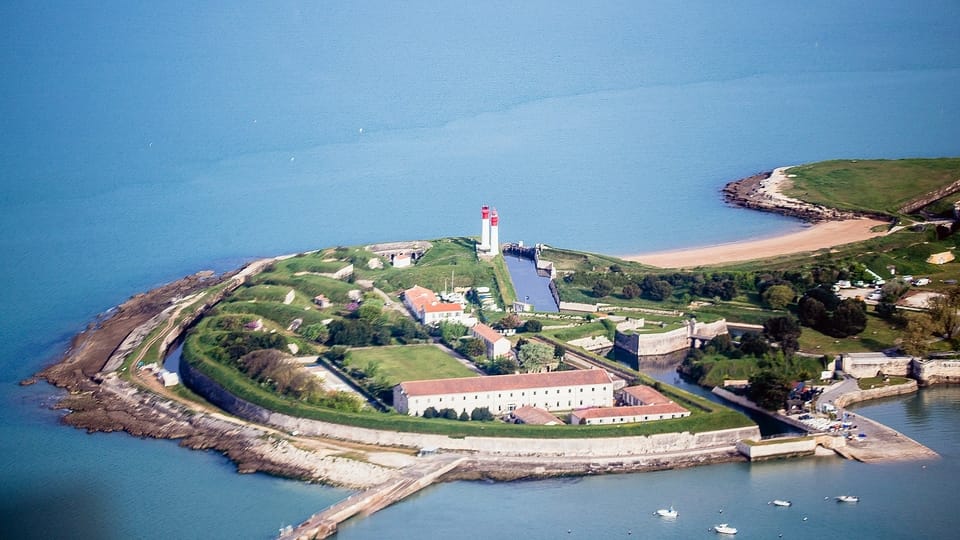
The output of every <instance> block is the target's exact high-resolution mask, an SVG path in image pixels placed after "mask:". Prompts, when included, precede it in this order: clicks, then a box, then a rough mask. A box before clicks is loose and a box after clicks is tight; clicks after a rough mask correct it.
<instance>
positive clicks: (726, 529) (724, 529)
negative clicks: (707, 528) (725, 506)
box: [713, 523, 737, 534]
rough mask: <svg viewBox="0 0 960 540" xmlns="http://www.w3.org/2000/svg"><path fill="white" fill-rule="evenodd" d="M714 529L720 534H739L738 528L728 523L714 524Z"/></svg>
mask: <svg viewBox="0 0 960 540" xmlns="http://www.w3.org/2000/svg"><path fill="white" fill-rule="evenodd" d="M713 530H715V531H717V532H718V533H720V534H737V529H736V528H734V527H731V526H730V525H728V524H726V523H720V524H718V525H714V526H713Z"/></svg>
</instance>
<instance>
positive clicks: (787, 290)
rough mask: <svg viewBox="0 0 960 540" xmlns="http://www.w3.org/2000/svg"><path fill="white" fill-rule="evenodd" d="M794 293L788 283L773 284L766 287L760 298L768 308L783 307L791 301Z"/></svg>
mask: <svg viewBox="0 0 960 540" xmlns="http://www.w3.org/2000/svg"><path fill="white" fill-rule="evenodd" d="M796 295H797V293H796V292H794V290H793V287H791V286H789V285H773V286H770V287H767V289H766V290H765V291H763V294H761V295H760V298H761V300H763V303H764V304H766V305H767V307H769V308H770V309H783V308H785V307H787V306H788V305H790V302H793V298H794V296H796Z"/></svg>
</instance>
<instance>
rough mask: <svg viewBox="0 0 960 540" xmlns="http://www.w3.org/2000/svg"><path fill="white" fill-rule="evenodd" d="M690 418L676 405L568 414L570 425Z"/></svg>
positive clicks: (609, 408) (632, 406)
mask: <svg viewBox="0 0 960 540" xmlns="http://www.w3.org/2000/svg"><path fill="white" fill-rule="evenodd" d="M684 416H690V411H688V410H687V409H684V408H683V407H681V406H679V405H677V404H676V403H663V404H660V405H631V406H628V407H597V408H592V409H582V410H576V411H573V412H572V413H570V423H571V424H574V425H577V424H586V425H602V424H630V423H635V422H650V421H653V420H668V419H670V418H683V417H684Z"/></svg>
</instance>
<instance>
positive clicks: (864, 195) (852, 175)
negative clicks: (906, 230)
mask: <svg viewBox="0 0 960 540" xmlns="http://www.w3.org/2000/svg"><path fill="white" fill-rule="evenodd" d="M788 173H789V174H795V175H796V178H794V179H793V184H794V185H793V187H792V188H790V189H788V190H787V191H786V193H787V195H790V196H791V197H796V198H798V199H802V200H805V201H808V202H812V203H819V204H822V205H824V206H830V207H833V208H840V209H844V210H860V211H868V212H870V211H873V212H884V213H888V214H896V213H897V212H898V209H899V208H900V207H901V206H903V205H904V204H905V203H907V202H908V201H911V200H913V199H915V198H917V197H918V196H920V195H923V194H925V193H928V192H931V191H934V190H936V189H938V188H941V187H944V186H946V185H948V184H950V183H951V182H953V181H955V180H960V158H941V159H899V160H834V161H823V162H819V163H812V164H809V165H800V166H797V167H793V168H791V169H790V170H789V171H788Z"/></svg>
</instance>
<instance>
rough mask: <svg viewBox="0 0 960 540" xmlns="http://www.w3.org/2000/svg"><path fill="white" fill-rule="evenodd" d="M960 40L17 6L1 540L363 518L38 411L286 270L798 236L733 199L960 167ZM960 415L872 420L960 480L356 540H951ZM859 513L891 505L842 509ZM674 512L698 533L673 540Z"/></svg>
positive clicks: (123, 6)
mask: <svg viewBox="0 0 960 540" xmlns="http://www.w3.org/2000/svg"><path fill="white" fill-rule="evenodd" d="M958 20H960V4H958V3H957V2H955V1H952V0H948V1H942V2H932V1H931V2H925V1H921V2H913V3H909V4H907V3H903V2H894V1H885V0H880V1H877V2H870V3H868V4H864V3H862V2H836V1H829V2H828V1H809V2H802V3H797V2H776V1H774V2H771V1H769V0H768V1H765V2H758V1H744V2H723V3H718V2H709V1H684V2H591V3H589V4H586V5H580V4H578V3H556V2H538V1H533V2H522V3H519V5H518V3H516V2H483V3H475V2H474V3H467V2H463V3H449V2H420V3H409V4H408V3H396V2H364V3H355V2H343V3H339V4H333V3H322V4H314V3H299V2H269V3H262V2H246V1H231V2H204V3H202V4H200V5H196V3H191V2H180V1H172V2H154V3H134V2H122V1H112V0H99V1H96V2H86V1H79V2H69V3H67V2H35V1H17V0H8V1H5V2H2V3H0V233H2V234H0V253H2V255H0V279H2V282H3V283H4V287H2V288H0V305H2V306H3V310H2V314H0V478H2V479H3V480H2V482H0V531H2V534H0V536H3V537H10V538H19V537H24V538H26V537H38V538H39V537H43V538H54V537H55V538H201V537H202V538H267V537H269V536H270V535H272V534H274V533H275V532H276V529H277V527H279V526H280V525H281V524H288V523H295V522H298V521H300V520H301V519H303V518H304V517H306V516H307V515H308V514H310V513H311V512H313V511H315V510H317V509H319V508H322V507H324V506H326V505H327V504H329V503H330V502H333V501H336V500H338V499H340V498H342V497H344V496H345V495H346V493H347V492H345V491H342V490H336V489H330V488H326V487H321V486H310V485H304V484H300V483H297V482H291V481H286V480H280V479H275V478H271V477H267V476H263V475H246V476H241V475H237V474H234V472H233V471H234V467H233V465H232V464H230V463H229V462H227V461H226V460H225V459H224V458H222V457H220V456H218V455H214V454H210V453H204V452H193V451H188V450H184V449H181V448H179V447H178V446H177V445H176V443H175V442H170V441H153V440H139V439H136V438H133V437H130V436H127V435H124V434H93V435H88V434H86V433H83V432H80V431H77V430H73V429H70V428H66V427H62V426H60V425H59V424H58V417H59V415H60V413H58V412H56V411H51V410H49V409H48V405H49V404H50V403H52V402H53V401H55V399H56V396H57V392H56V391H55V390H53V389H51V388H49V387H48V386H46V385H43V384H41V385H36V386H32V387H28V388H21V387H19V386H17V385H16V383H17V381H19V380H21V379H23V378H24V377H27V376H29V375H31V374H33V373H34V372H36V371H38V370H39V369H40V368H42V367H43V366H45V365H47V364H49V363H51V362H53V361H55V360H56V358H57V357H58V355H60V354H61V353H62V352H63V350H64V348H65V347H66V345H67V343H68V341H69V338H70V336H72V335H73V334H74V333H76V332H78V331H80V330H82V329H83V328H84V327H85V326H86V324H87V323H88V322H89V321H90V320H92V319H93V318H94V317H95V316H96V315H97V314H98V313H100V312H103V311H105V310H107V309H109V308H110V307H112V306H114V305H117V304H118V303H120V302H122V301H123V300H125V299H126V298H128V297H129V296H131V295H132V294H135V293H138V292H141V291H144V290H147V289H150V288H151V287H153V286H156V285H158V284H161V283H164V282H168V281H170V280H173V279H176V278H178V277H180V276H183V275H185V274H188V273H193V272H195V271H198V270H202V269H207V268H212V269H216V270H226V269H230V268H234V267H236V266H238V265H239V264H241V263H242V262H243V261H245V260H249V259H251V258H255V257H259V256H267V255H275V254H280V253H290V252H297V251H303V250H309V249H314V248H318V247H323V246H330V245H341V244H342V245H353V244H362V243H367V242H375V241H387V240H407V239H417V238H427V239H429V238H436V237H440V236H453V235H479V228H480V218H479V211H478V210H479V207H480V205H481V204H490V205H492V206H495V207H497V208H498V210H499V215H500V216H501V227H500V231H501V232H500V237H501V240H503V241H519V240H523V241H525V242H526V243H527V244H533V243H536V242H543V243H546V244H550V245H557V246H563V247H569V248H575V249H583V250H592V251H599V252H605V253H610V254H632V253H639V252H644V251H654V250H662V249H667V248H677V247H687V246H699V245H707V244H713V243H718V242H729V241H734V240H740V239H746V238H753V237H761V236H768V235H773V234H777V233H780V232H785V231H789V230H794V229H797V228H799V227H801V226H802V224H800V223H798V222H796V221H793V220H789V219H785V218H781V217H777V216H773V215H767V214H761V213H755V212H750V211H745V210H739V209H734V208H730V207H727V206H726V205H724V203H723V201H722V200H721V198H720V196H719V193H718V190H719V189H720V188H721V187H722V186H723V184H724V183H726V182H727V181H730V180H735V179H737V178H740V177H744V176H747V175H750V174H753V173H755V172H758V171H762V170H769V169H771V168H773V167H777V166H781V165H789V164H796V163H804V162H809V161H815V160H822V159H830V158H851V159H854V158H856V159H865V158H897V157H914V156H927V157H934V156H947V155H952V156H956V155H960V121H958V120H960V93H958V92H957V88H960V34H958V33H957V31H956V21H958ZM958 401H960V392H958V390H957V389H955V388H944V389H940V388H938V389H932V390H927V391H923V392H921V394H920V395H919V396H917V397H913V398H905V399H901V400H894V401H892V402H884V403H883V404H879V405H870V406H869V407H865V408H864V409H863V410H864V413H865V414H871V413H873V412H875V413H876V414H877V415H881V416H883V418H882V419H883V420H884V421H888V422H890V423H891V424H893V425H894V426H895V427H897V428H899V429H902V430H903V431H904V432H905V433H907V434H908V435H910V436H912V437H915V438H917V439H918V440H921V441H922V442H924V443H927V444H928V445H930V446H932V447H934V448H935V449H936V450H938V451H940V452H941V453H942V454H943V455H944V456H945V457H944V459H942V460H939V461H937V462H934V463H931V464H929V465H928V466H927V468H926V469H921V467H920V465H919V464H915V463H908V464H900V465H882V466H877V465H870V466H868V465H862V464H858V463H848V462H844V461H840V460H832V459H824V460H820V459H817V460H813V459H810V460H798V461H791V462H782V463H769V464H763V465H753V466H749V465H723V466H716V467H702V468H696V469H689V470H684V471H669V472H661V473H653V474H640V475H628V476H616V477H607V478H587V479H579V480H558V481H548V482H531V483H514V484H502V485H488V484H483V483H455V484H449V485H441V486H436V487H433V488H431V489H429V490H427V491H426V492H424V493H422V494H421V495H418V496H417V497H415V498H414V499H412V500H410V501H408V502H404V503H403V504H400V505H398V506H396V507H393V508H389V509H387V510H386V511H384V512H382V513H380V514H377V515H375V516H373V517H371V518H369V519H365V520H359V521H356V522H353V523H350V524H348V525H347V526H346V527H345V528H344V530H343V532H342V533H341V537H342V538H398V537H407V538H433V537H444V536H447V537H449V536H453V535H456V536H458V537H475V538H490V537H500V536H515V535H517V534H519V533H521V532H522V533H523V534H524V535H526V536H528V537H530V538H556V537H558V536H565V535H566V534H567V532H566V531H567V530H570V536H571V537H572V536H574V535H577V536H579V537H589V538H599V537H616V536H626V535H627V532H626V531H628V530H632V532H633V534H634V535H642V536H647V537H654V536H656V537H671V536H672V537H677V538H680V537H684V538H688V537H691V536H695V535H698V534H707V533H706V532H705V530H706V527H707V526H709V525H712V524H713V523H714V522H719V521H721V520H722V521H730V522H731V523H733V524H734V525H735V526H738V527H739V528H740V529H741V531H742V532H741V534H740V535H738V537H742V538H751V537H760V536H764V537H772V535H773V534H774V533H782V534H783V537H784V538H791V537H793V538H799V537H811V536H824V535H827V534H830V535H833V536H845V537H851V538H853V537H871V538H903V537H935V536H941V537H947V536H952V534H950V533H952V532H953V529H952V528H949V529H948V526H949V524H950V523H951V522H952V520H951V519H950V517H951V515H950V514H949V513H948V512H949V510H950V509H949V508H948V504H949V502H950V501H951V500H952V497H951V496H952V495H953V491H954V490H953V489H952V486H951V485H950V484H949V483H948V482H949V479H951V478H956V477H958V475H960V470H958V465H957V460H956V458H957V455H956V452H957V448H960V444H958V443H960V440H958V434H957V432H956V429H955V426H957V425H958V420H960V411H958ZM843 492H856V493H859V494H861V495H863V496H864V501H863V502H862V503H860V504H859V505H857V506H850V507H843V506H838V505H835V504H828V503H825V502H823V500H822V497H823V496H833V495H837V494H840V493H843ZM777 497H787V498H792V499H794V500H795V502H796V503H797V504H796V506H794V507H793V508H789V509H772V508H768V507H767V506H765V503H766V501H767V500H769V499H772V498H777ZM669 504H674V505H675V506H676V507H677V508H678V509H679V510H680V514H681V518H680V519H679V520H677V522H675V523H664V522H660V521H656V520H651V519H650V517H649V515H650V513H651V512H652V511H653V510H655V509H656V508H658V507H661V506H664V505H669ZM720 508H724V512H723V514H722V515H721V514H719V513H718V511H719V509H720ZM801 515H803V516H808V517H809V519H808V521H801V520H800V516H801ZM721 516H722V519H721Z"/></svg>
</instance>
